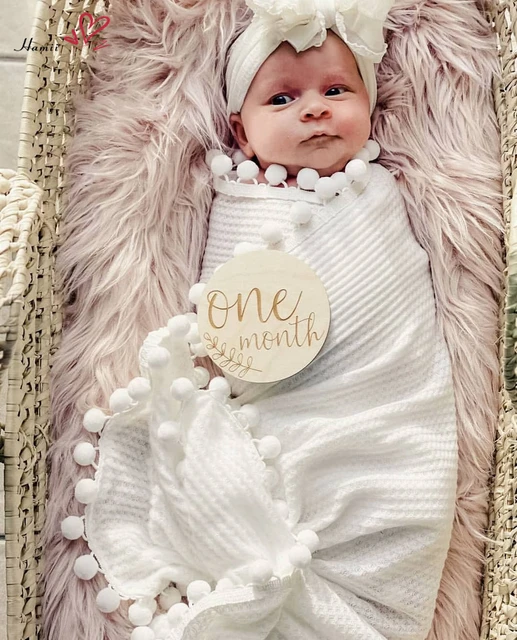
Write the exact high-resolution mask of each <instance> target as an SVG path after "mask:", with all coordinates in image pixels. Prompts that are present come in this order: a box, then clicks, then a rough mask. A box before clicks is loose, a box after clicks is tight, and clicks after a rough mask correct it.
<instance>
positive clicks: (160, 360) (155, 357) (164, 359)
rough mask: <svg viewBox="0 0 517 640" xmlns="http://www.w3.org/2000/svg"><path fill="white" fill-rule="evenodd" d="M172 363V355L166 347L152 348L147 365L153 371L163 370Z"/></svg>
mask: <svg viewBox="0 0 517 640" xmlns="http://www.w3.org/2000/svg"><path fill="white" fill-rule="evenodd" d="M170 361H171V354H170V353H169V351H168V350H167V349H166V348H165V347H159V346H156V347H152V348H151V349H150V350H149V354H148V356H147V364H148V366H149V367H150V368H151V369H163V368H164V367H166V366H167V365H168V364H169V362H170Z"/></svg>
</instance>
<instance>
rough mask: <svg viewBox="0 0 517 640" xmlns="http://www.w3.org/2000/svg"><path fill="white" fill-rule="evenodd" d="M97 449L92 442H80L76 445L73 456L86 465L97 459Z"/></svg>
mask: <svg viewBox="0 0 517 640" xmlns="http://www.w3.org/2000/svg"><path fill="white" fill-rule="evenodd" d="M96 453H97V452H96V451H95V448H94V446H93V444H91V443H90V442H79V444H76V445H75V449H74V453H73V458H74V460H75V461H76V462H77V464H80V465H81V466H82V467H86V466H88V465H89V464H92V462H94V461H95V456H96Z"/></svg>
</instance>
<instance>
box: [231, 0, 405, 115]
mask: <svg viewBox="0 0 517 640" xmlns="http://www.w3.org/2000/svg"><path fill="white" fill-rule="evenodd" d="M393 1H394V0H246V4H247V5H248V6H249V7H250V8H251V9H252V10H253V12H254V14H255V15H254V16H253V19H252V21H251V23H250V25H249V26H248V28H247V29H246V30H245V31H244V32H243V33H242V34H241V35H240V36H239V37H238V38H237V40H236V41H235V43H234V44H233V46H232V48H231V51H230V55H229V59H228V65H227V70H226V87H227V101H228V109H227V113H228V116H229V115H230V113H238V112H239V111H240V109H241V107H242V104H243V102H244V98H245V97H246V93H247V91H248V89H249V86H250V84H251V82H252V80H253V78H254V77H255V75H256V73H257V71H258V70H259V68H260V66H261V65H262V63H263V62H265V60H266V59H267V58H268V57H269V56H270V55H271V54H272V53H273V51H275V49H276V48H277V47H278V46H279V45H280V44H281V43H282V42H284V41H286V42H289V44H291V46H292V47H294V49H295V50H296V51H297V52H298V53H299V52H300V51H305V50H306V49H309V48H310V47H320V46H321V45H322V44H323V42H324V41H325V39H326V37H327V29H331V30H332V31H334V33H336V34H337V35H338V36H339V37H340V38H341V39H342V40H343V41H344V42H345V43H346V44H347V45H348V47H349V48H350V50H351V51H352V53H353V55H354V57H355V59H356V62H357V66H358V68H359V72H360V74H361V77H362V78H363V82H364V83H365V85H366V89H367V91H368V94H369V96H370V112H373V109H374V107H375V103H376V100H377V83H376V79H375V70H374V66H373V65H374V63H375V62H380V61H381V60H382V57H383V55H384V53H385V52H386V44H385V43H384V35H383V26H384V22H385V20H386V16H387V15H388V12H389V10H390V8H391V7H392V5H393Z"/></svg>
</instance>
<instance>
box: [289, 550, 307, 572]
mask: <svg viewBox="0 0 517 640" xmlns="http://www.w3.org/2000/svg"><path fill="white" fill-rule="evenodd" d="M288 558H289V562H290V563H291V564H292V565H293V567H296V568H298V569H303V568H304V567H307V566H309V564H310V563H311V560H312V555H311V551H310V549H309V548H308V547H306V546H305V545H304V544H296V545H294V547H291V549H289V553H288Z"/></svg>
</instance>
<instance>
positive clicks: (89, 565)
mask: <svg viewBox="0 0 517 640" xmlns="http://www.w3.org/2000/svg"><path fill="white" fill-rule="evenodd" d="M98 570H99V565H98V564H97V560H95V558H94V557H93V556H79V557H78V558H77V560H76V561H75V562H74V573H75V575H76V576H77V577H78V578H80V579H81V580H91V579H92V578H93V577H94V576H96V575H97V571H98Z"/></svg>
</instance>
